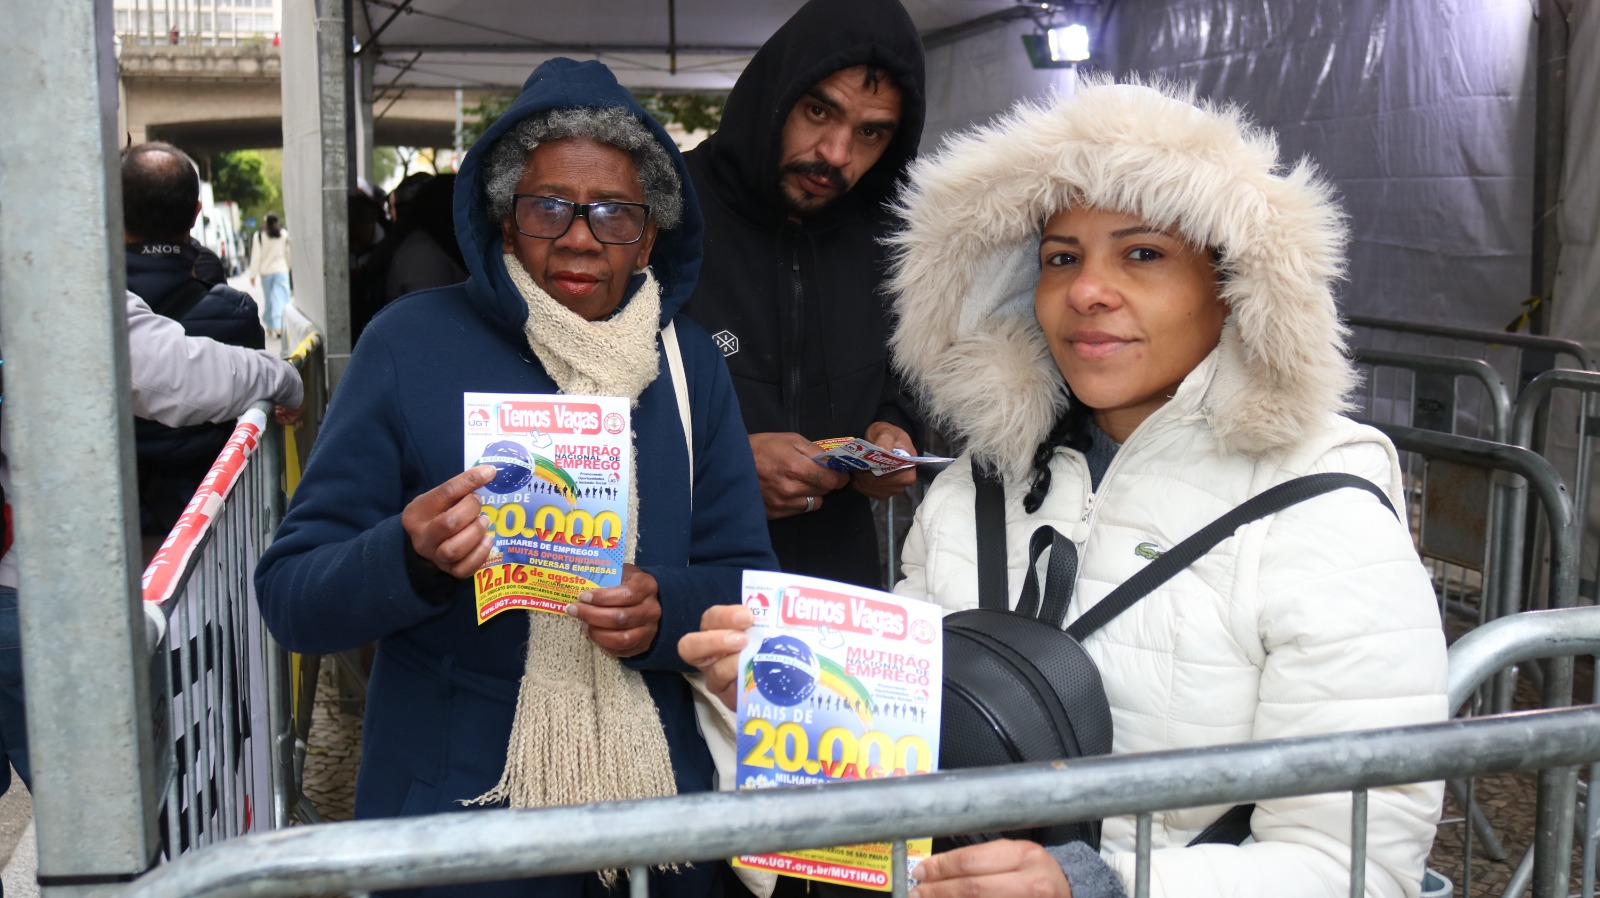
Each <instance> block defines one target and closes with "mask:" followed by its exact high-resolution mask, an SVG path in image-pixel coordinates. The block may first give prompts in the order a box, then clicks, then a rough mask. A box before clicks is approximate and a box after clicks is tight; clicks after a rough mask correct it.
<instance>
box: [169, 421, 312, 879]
mask: <svg viewBox="0 0 1600 898" xmlns="http://www.w3.org/2000/svg"><path fill="white" fill-rule="evenodd" d="M270 413H271V406H270V405H269V404H268V403H265V402H263V403H260V404H259V405H258V406H257V407H256V408H254V409H251V410H250V411H249V412H248V413H246V414H245V415H244V417H242V418H241V419H240V420H239V424H238V426H237V427H235V428H234V432H233V435H232V437H231V438H230V439H229V440H228V443H227V445H226V446H225V447H224V448H223V450H222V452H221V453H220V454H219V455H218V457H217V460H216V462H215V463H214V464H213V465H212V467H211V470H210V472H209V473H208V474H207V475H206V477H205V479H204V480H203V481H202V482H201V485H200V488H199V489H198V490H197V491H196V492H195V495H194V498H192V499H191V500H190V501H189V504H188V506H187V507H186V508H185V509H184V512H183V514H182V515H181V516H180V517H179V518H178V522H177V524H176V525H175V526H174V527H173V529H172V531H171V532H170V533H169V534H168V535H167V537H166V539H165V541H163V543H162V545H161V548H160V550H159V551H157V552H156V554H155V557H154V558H152V559H151V561H150V564H149V565H148V566H147V567H146V569H145V573H144V578H143V588H144V598H145V607H146V610H147V611H153V612H154V616H153V617H152V620H153V622H154V624H155V626H156V629H157V631H158V632H159V633H160V636H159V638H158V639H157V640H154V641H152V645H153V646H154V648H153V650H152V655H153V661H152V670H151V674H152V677H151V681H152V690H153V691H154V692H155V699H156V702H157V707H168V708H169V714H168V715H162V714H161V713H160V712H158V713H157V715H156V716H157V719H158V720H163V719H170V721H171V723H170V726H171V733H170V743H169V744H171V746H172V749H173V754H172V755H171V756H169V757H168V758H164V759H163V760H164V761H170V762H171V765H170V767H167V769H164V770H163V771H162V772H161V773H160V775H159V777H160V779H161V780H164V781H165V783H166V789H165V794H166V800H165V807H164V808H163V810H162V815H161V817H162V828H163V829H162V842H163V849H164V850H163V853H164V854H165V855H166V856H168V857H174V856H177V855H178V854H181V853H183V852H185V851H189V850H191V849H193V848H196V847H199V846H202V845H209V844H213V843H215V842H217V841H220V840H223V839H229V838H233V837H235V836H238V835H241V834H243V833H248V832H256V831H259V830H262V829H269V828H273V827H276V826H281V825H282V823H283V820H284V815H283V814H282V811H281V808H280V807H279V803H278V801H277V799H276V796H278V795H280V794H282V792H283V786H282V784H281V777H282V776H283V774H284V771H283V770H282V769H281V768H280V767H279V766H278V765H276V764H274V763H273V759H274V751H273V745H272V744H273V738H272V734H273V733H276V732H278V731H279V730H281V729H282V726H283V721H282V719H281V718H280V719H274V714H275V713H276V714H281V713H282V709H281V708H280V707H279V703H277V702H275V701H274V700H273V698H272V693H274V692H275V691H276V690H275V681H281V680H282V678H283V676H284V675H283V673H282V672H281V669H280V668H281V664H282V660H283V659H282V657H281V654H282V653H281V650H280V649H278V648H277V647H276V645H275V644H274V643H273V642H272V641H271V640H270V639H269V638H268V637H267V635H266V630H265V628H264V627H263V626H262V624H261V621H260V617H259V616H258V615H257V613H256V610H255V601H254V594H253V592H252V590H251V585H250V577H251V574H252V572H253V570H254V567H255V564H254V562H255V559H256V557H258V556H259V554H260V552H261V550H262V549H263V548H265V547H266V545H267V543H268V542H269V541H270V540H271V539H272V532H273V530H274V529H275V528H276V527H277V521H278V518H279V517H280V516H281V514H282V507H281V504H280V503H279V502H278V501H277V499H276V495H277V483H276V480H277V471H278V470H279V469H280V465H279V462H280V460H281V456H282V443H281V433H280V432H279V431H278V429H277V428H269V427H268V426H267V415H268V414H270ZM263 812H265V813H266V814H267V817H266V819H264V820H263V819H261V817H260V815H261V814H262V813H263Z"/></svg>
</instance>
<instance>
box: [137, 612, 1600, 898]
mask: <svg viewBox="0 0 1600 898" xmlns="http://www.w3.org/2000/svg"><path fill="white" fill-rule="evenodd" d="M1565 652H1580V653H1583V654H1590V653H1594V652H1600V609H1592V608H1583V609H1576V610H1571V611H1564V612H1536V613H1530V614H1522V615H1517V616H1515V617H1513V618H1507V619H1504V620H1502V621H1499V622H1497V623H1496V624H1493V625H1491V626H1489V627H1485V628H1483V629H1481V630H1480V631H1478V633H1477V634H1475V635H1474V637H1473V638H1472V640H1471V641H1470V642H1468V641H1466V640H1463V642H1462V643H1461V644H1459V645H1458V647H1457V648H1455V649H1452V651H1451V655H1450V659H1451V675H1450V687H1449V694H1450V697H1451V702H1452V704H1460V703H1461V702H1463V701H1465V700H1466V699H1467V697H1469V696H1470V695H1471V694H1472V693H1473V692H1474V691H1475V690H1476V689H1477V687H1478V685H1479V684H1481V683H1482V682H1484V681H1485V680H1487V679H1488V678H1490V677H1491V676H1493V674H1494V673H1495V671H1497V670H1498V669H1499V668H1500V667H1502V666H1504V665H1505V664H1508V663H1515V662H1517V661H1520V660H1526V659H1529V658H1538V657H1551V656H1552V655H1553V654H1559V653H1565ZM1595 760H1600V706H1586V707H1582V708H1575V709H1562V710H1546V711H1536V712H1527V713H1522V714H1515V715H1508V716H1501V717H1481V718H1474V719H1470V720H1462V721H1453V722H1448V723H1441V724H1431V725H1426V726H1415V727H1405V728H1398V729H1390V730H1371V731H1364V732H1355V733H1340V734H1334V735H1329V736H1317V737H1306V738H1298V739H1284V740H1273V741H1265V742H1255V743H1245V744H1241V745H1228V746H1217V747H1212V748H1205V749H1191V750H1182V751H1165V752H1153V753H1148V754H1140V755H1125V756H1111V757H1101V758H1089V759H1080V760H1074V761H1071V762H1051V763H1038V764H1020V765H1016V766H1011V767H998V768H988V769H981V770H966V771H959V772H952V773H938V774H931V775H927V776H919V777H909V778H901V779H894V780H874V781H867V782H855V783H846V784H838V785H827V786H815V787H798V788H791V789H777V790H765V791H756V792H744V793H703V794H698V795H692V796H680V797H676V798H667V799H655V800H648V801H634V802H615V803H608V804H599V805H585V806H579V807H567V808H554V809H545V810H517V811H512V810H491V811H480V812H474V813H468V814H439V815H433V816H429V817H416V818H409V819H400V820H381V821H365V822H355V823H336V824H328V825H326V826H320V827H312V828H303V829H302V828H297V829H291V830H286V831H284V832H280V833H273V834H271V835H270V836H265V837H263V836H247V837H245V838H242V839H239V840H236V841H234V842H231V843H228V844H225V845H219V846H216V847H213V848H208V849H206V850H204V851H201V852H197V853H196V854H194V855H192V856H189V857H186V858H183V859H180V860H179V861H177V862H176V863H173V864H169V865H167V866H165V867H162V868H159V869H157V870H154V871H152V872H151V873H150V874H148V875H146V876H145V877H143V878H142V879H141V880H140V881H138V882H137V883H135V884H134V885H133V886H131V887H130V888H129V889H128V891H127V892H126V893H125V895H126V898H177V896H185V898H189V896H193V898H232V896H244V895H251V896H258V898H270V896H290V895H304V894H328V893H338V892H347V893H353V894H357V895H361V894H365V893H367V892H368V891H371V890H376V889H386V888H398V887H416V886H423V885H444V884H450V883H465V882H480V881H492V880H502V879H512V878H522V877H529V876H546V875H556V874H565V873H582V872H585V871H589V870H598V869H608V868H609V869H626V870H629V871H631V874H632V879H633V894H634V895H636V896H643V895H647V894H648V882H647V880H648V877H647V876H646V875H645V871H646V869H647V868H648V867H650V866H653V865H657V864H664V863H683V862H691V861H708V860H715V859H720V858H727V857H732V856H735V855H738V854H746V853H759V852H768V851H779V850H795V849H802V848H815V847H825V846H827V845H837V844H850V843H856V842H866V841H894V840H902V839H904V838H906V837H910V836H923V835H928V834H929V833H930V832H933V833H938V832H978V831H991V830H997V829H1014V828H1017V827H1021V826H1038V825H1046V824H1052V823H1061V822H1067V821H1073V820H1084V819H1093V818H1099V817H1111V816H1120V815H1136V816H1137V817H1138V818H1139V826H1138V832H1139V844H1138V845H1137V846H1136V849H1135V853H1136V854H1137V856H1138V857H1139V858H1140V859H1141V865H1140V866H1141V870H1143V871H1144V872H1143V873H1141V874H1140V875H1139V878H1138V880H1137V882H1136V888H1135V893H1136V898H1139V896H1142V895H1144V894H1146V893H1147V889H1148V867H1147V862H1148V857H1149V851H1150V832H1151V827H1150V819H1151V815H1152V814H1153V813H1155V812H1157V811H1161V810H1167V809H1171V808H1182V807H1202V806H1207V805H1229V804H1234V803H1237V802H1239V801H1242V800H1252V799H1267V798H1281V797H1288V796H1298V795H1311V794H1319V793H1326V792H1342V791H1350V792H1352V794H1353V795H1354V796H1355V799H1354V801H1353V808H1354V810H1353V813H1352V820H1351V827H1352V846H1351V854H1352V860H1353V864H1352V873H1351V876H1352V894H1356V895H1359V894H1361V884H1362V880H1363V877H1364V871H1363V869H1362V866H1363V865H1362V864H1361V862H1360V861H1361V859H1362V858H1363V857H1364V854H1365V852H1364V845H1365V834H1366V820H1365V816H1364V813H1363V811H1364V808H1365V807H1366V802H1365V800H1364V799H1365V796H1366V792H1367V790H1369V789H1373V788H1378V787H1382V786H1391V785H1400V784H1404V783H1415V782H1428V781H1434V780H1440V779H1450V778H1469V777H1475V776H1481V775H1484V774H1489V773H1505V772H1516V771H1526V770H1535V769H1545V768H1552V767H1566V766H1570V765H1573V764H1579V763H1585V762H1590V761H1595ZM935 821H937V822H935ZM1569 832H1570V831H1569ZM1535 838H1536V844H1537V846H1538V847H1537V851H1536V853H1535V858H1536V864H1537V865H1538V869H1539V872H1540V873H1541V874H1542V875H1541V877H1540V878H1539V879H1538V880H1537V881H1536V887H1535V893H1534V894H1535V896H1536V898H1555V896H1557V895H1564V894H1565V882H1566V879H1565V876H1566V862H1565V858H1566V856H1567V854H1569V853H1570V847H1571V842H1570V835H1569V839H1568V841H1567V843H1566V847H1565V848H1563V847H1562V846H1561V845H1560V844H1559V838H1558V837H1557V835H1553V834H1551V833H1549V832H1547V831H1546V830H1544V829H1541V830H1540V831H1539V832H1538V833H1536V836H1535ZM1557 868H1558V869H1557ZM1543 874H1548V875H1543ZM894 886H895V893H896V894H898V895H904V890H905V887H906V882H905V879H904V876H903V875H901V874H899V873H897V875H896V876H895V881H894Z"/></svg>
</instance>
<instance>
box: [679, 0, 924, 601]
mask: <svg viewBox="0 0 1600 898" xmlns="http://www.w3.org/2000/svg"><path fill="white" fill-rule="evenodd" d="M923 107H924V104H923V57H922V41H921V38H919V37H918V35H917V31H916V27H915V26H914V25H913V23H912V21H911V17H910V16H909V15H907V14H906V11H905V9H904V8H903V7H902V6H901V5H900V3H899V2H898V0H811V2H809V3H807V4H806V5H805V6H804V7H802V8H801V9H800V11H799V12H797V13H795V14H794V16H793V17H792V18H791V19H790V20H789V21H788V22H787V23H785V24H784V26H783V27H782V28H780V29H778V31H777V32H776V33H775V34H774V35H773V36H772V38H771V39H769V40H768V41H767V42H766V44H765V45H764V46H762V48H761V50H760V51H759V52H757V53H756V55H755V57H754V58H753V59H751V61H750V64H749V65H748V66H747V67H746V68H745V70H744V73H743V74H741V75H740V76H739V80H738V82H737V83H736V84H735V85H734V87H733V91H732V92H731V93H730V94H729V95H728V102H727V105H726V106H725V107H724V110H723V113H722V124H721V126H720V127H719V129H718V130H717V132H716V133H715V134H713V135H711V137H709V138H707V139H706V140H705V142H703V143H702V144H700V146H698V147H696V148H695V149H694V150H693V151H691V152H690V153H689V154H688V159H689V173H690V175H691V176H692V177H693V178H694V183H695V187H696V188H697V189H698V190H699V191H700V195H701V196H702V197H704V198H705V200H704V201H705V212H706V261H705V268H704V270H703V271H702V272H701V275H700V286H699V287H698V288H697V289H696V291H695V294H694V296H693V297H692V298H691V299H690V300H689V304H688V305H687V306H685V310H686V311H687V312H688V313H689V314H690V315H691V316H693V317H694V319H695V320H696V321H698V322H700V324H701V325H703V326H704V327H705V329H706V330H708V331H710V332H711V333H712V335H713V339H714V340H716V341H717V345H718V348H720V349H721V350H722V353H723V355H724V357H725V358H726V359H727V362H728V370H729V371H730V372H731V373H732V375H733V383H734V388H735V389H736V390H737V391H738V393H739V407H740V409H741V410H742V411H743V414H744V422H745V427H746V429H747V430H748V431H749V434H750V446H751V449H752V450H753V451H754V454H755V458H756V468H757V470H758V472H759V473H760V476H761V496H762V499H763V501H764V503H765V506H766V513H767V518H768V527H769V528H770V532H771V535H772V544H773V548H774V549H775V550H776V551H777V553H778V560H779V563H780V564H781V565H782V566H783V569H784V570H786V571H790V572H794V573H801V574H808V575H813V576H819V577H829V578H832V579H835V580H843V581H847V582H851V583H858V584H862V585H866V586H882V585H883V575H882V571H881V570H880V569H879V568H878V542H877V533H876V528H874V527H873V526H872V512H871V506H870V502H869V498H887V497H889V496H893V495H898V494H899V493H901V492H903V491H904V490H905V488H906V487H907V486H909V485H910V484H911V483H912V481H913V479H914V476H915V475H914V474H913V472H912V471H911V470H910V469H907V470H905V471H902V472H899V473H897V474H893V475H889V476H886V477H873V476H872V475H870V474H856V475H854V476H846V475H844V474H840V473H838V472H835V471H831V470H828V469H826V468H823V467H822V466H821V465H818V464H816V463H814V462H813V461H812V460H811V459H812V457H813V456H815V455H816V454H817V453H818V452H819V451H820V450H818V449H817V447H816V446H815V445H813V444H812V442H811V441H812V440H818V439H826V438H828V437H842V436H854V437H864V438H866V439H867V440H870V441H872V442H874V443H876V444H878V445H880V446H883V447H885V448H889V449H903V450H906V451H908V452H913V453H914V452H915V447H914V446H913V439H912V436H911V431H913V430H914V426H913V421H914V418H913V415H912V413H911V410H910V404H909V402H908V401H907V400H905V399H904V398H903V396H902V394H901V391H900V385H899V380H898V379H897V378H896V376H895V375H894V373H893V372H892V371H891V370H890V368H889V360H888V350H887V348H886V346H887V341H888V335H889V328H888V321H887V315H886V314H885V311H884V300H883V297H882V296H881V294H880V290H879V287H880V284H881V283H882V281H883V278H884V266H885V258H884V250H883V247H882V246H881V245H880V244H879V239H880V238H881V237H883V236H884V235H885V234H886V233H888V231H889V230H890V227H891V219H890V215H889V213H888V212H887V210H886V209H885V208H884V202H885V200H887V199H888V198H889V196H890V194H891V191H892V189H893V187H894V185H895V183H896V182H897V181H898V180H899V178H900V176H901V174H902V172H903V171H904V170H905V166H906V163H907V162H908V161H910V159H911V158H912V157H913V156H914V155H915V153H916V150H917V142H918V140H919V138H920V137H921V134H922V122H923Z"/></svg>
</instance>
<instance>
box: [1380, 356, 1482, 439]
mask: <svg viewBox="0 0 1600 898" xmlns="http://www.w3.org/2000/svg"><path fill="white" fill-rule="evenodd" d="M1350 355H1351V360H1352V361H1354V362H1355V363H1356V366H1357V367H1358V368H1365V369H1367V370H1368V376H1367V377H1366V378H1365V381H1364V386H1365V388H1366V389H1365V392H1364V394H1363V396H1362V397H1361V399H1362V400H1363V402H1362V407H1361V409H1360V410H1359V411H1358V414H1360V415H1361V417H1363V418H1366V419H1368V420H1373V421H1385V422H1387V423H1393V424H1403V425H1407V426H1410V427H1420V428H1422V429H1424V430H1437V431H1439V432H1440V433H1455V434H1461V435H1462V436H1470V437H1478V438H1480V439H1487V440H1494V441H1495V442H1497V443H1504V442H1506V441H1507V439H1508V438H1509V437H1510V434H1511V391H1510V389H1509V388H1507V386H1506V382H1505V379H1504V378H1502V377H1501V376H1500V372H1499V371H1496V370H1495V369H1494V367H1493V366H1492V365H1490V364H1489V363H1488V362H1485V361H1483V360H1482V359H1467V358H1459V357H1456V356H1437V355H1422V354H1418V353H1408V352H1394V351H1391V350H1386V349H1370V348H1358V349H1355V350H1353V351H1352V352H1351V354H1350ZM1463 382H1467V383H1471V384H1476V385H1477V387H1478V388H1477V390H1475V391H1473V392H1472V393H1469V394H1468V395H1465V396H1463V394H1462V386H1463ZM1380 395H1381V396H1386V397H1390V401H1388V402H1380V400H1379V397H1380ZM1473 400H1477V402H1476V403H1474V402H1473ZM1485 403H1487V408H1484V404H1485ZM1385 405H1387V406H1388V408H1387V409H1386V410H1387V411H1388V412H1389V413H1390V414H1388V415H1385V414H1383V412H1384V411H1385V408H1384V406H1385Z"/></svg>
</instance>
